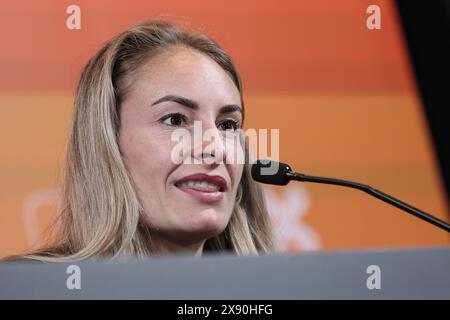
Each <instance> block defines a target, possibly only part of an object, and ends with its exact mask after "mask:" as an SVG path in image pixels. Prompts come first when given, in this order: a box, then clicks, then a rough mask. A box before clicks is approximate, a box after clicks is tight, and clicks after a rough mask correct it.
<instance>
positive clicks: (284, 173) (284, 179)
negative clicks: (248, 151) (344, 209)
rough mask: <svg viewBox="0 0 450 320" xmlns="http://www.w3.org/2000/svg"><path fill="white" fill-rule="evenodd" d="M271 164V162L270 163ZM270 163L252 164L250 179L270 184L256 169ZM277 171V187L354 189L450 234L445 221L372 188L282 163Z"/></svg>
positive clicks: (449, 227)
mask: <svg viewBox="0 0 450 320" xmlns="http://www.w3.org/2000/svg"><path fill="white" fill-rule="evenodd" d="M272 163H273V161H272ZM270 165H271V163H270V162H267V161H266V162H265V163H264V164H262V165H261V162H260V161H257V163H256V164H254V165H253V166H254V168H255V169H254V168H252V177H253V179H255V180H256V181H259V182H263V183H272V182H271V181H270V176H266V177H264V176H261V175H260V173H257V169H261V167H268V166H270ZM278 165H279V167H278V168H279V170H278V172H277V174H276V175H275V176H274V179H275V181H274V182H273V183H272V184H278V185H284V184H287V183H288V182H289V181H290V180H296V181H305V182H315V183H326V184H334V185H338V186H344V187H349V188H354V189H359V190H362V191H364V192H366V193H368V194H370V195H372V196H374V197H376V198H378V199H380V200H382V201H384V202H387V203H389V204H391V205H393V206H395V207H397V208H399V209H402V210H404V211H406V212H408V213H410V214H412V215H413V216H416V217H417V218H419V219H422V220H424V221H427V222H429V223H431V224H433V225H435V226H436V227H438V228H441V229H443V230H445V231H447V232H450V225H449V224H448V223H446V222H445V221H442V220H440V219H438V218H436V217H434V216H432V215H430V214H428V213H426V212H424V211H422V210H420V209H417V208H414V207H413V206H411V205H409V204H407V203H405V202H403V201H400V200H398V199H396V198H394V197H392V196H390V195H388V194H386V193H384V192H381V191H380V190H377V189H375V188H372V187H370V186H367V185H364V184H361V183H357V182H352V181H346V180H340V179H333V178H323V177H314V176H308V175H305V174H301V173H297V172H292V171H291V168H290V166H289V165H287V164H284V163H279V164H278Z"/></svg>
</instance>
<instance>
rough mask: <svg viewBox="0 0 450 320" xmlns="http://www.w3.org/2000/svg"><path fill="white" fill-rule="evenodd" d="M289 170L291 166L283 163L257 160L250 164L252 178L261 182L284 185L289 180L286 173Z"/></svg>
mask: <svg viewBox="0 0 450 320" xmlns="http://www.w3.org/2000/svg"><path fill="white" fill-rule="evenodd" d="M289 171H291V167H289V165H287V164H285V163H280V162H276V161H271V160H257V161H256V162H255V163H254V164H253V165H252V178H253V179H254V180H255V181H258V182H261V183H267V184H276V185H279V186H284V185H286V184H288V182H289V181H290V180H289V178H288V177H287V175H286V174H287V173H288V172H289Z"/></svg>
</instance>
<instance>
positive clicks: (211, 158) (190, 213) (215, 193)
mask: <svg viewBox="0 0 450 320" xmlns="http://www.w3.org/2000/svg"><path fill="white" fill-rule="evenodd" d="M122 80H123V82H122V83H123V84H124V85H125V86H126V88H127V94H126V96H125V98H124V99H123V102H122V104H121V110H120V118H121V128H120V132H119V133H120V135H119V147H120V150H121V153H122V156H123V159H124V162H125V165H126V166H127V169H128V170H129V173H130V174H131V177H132V180H133V182H134V185H135V189H136V192H137V194H138V197H139V200H140V202H141V204H142V206H143V208H144V211H145V218H146V222H147V224H148V225H149V227H150V229H151V230H152V231H153V236H154V237H155V238H156V239H157V240H158V241H159V242H160V244H164V245H165V246H172V247H195V246H196V245H197V244H200V245H201V247H202V246H203V243H204V241H205V240H207V239H208V238H210V237H212V236H215V235H217V234H219V233H220V232H222V231H223V230H224V228H225V227H226V225H227V224H228V221H229V219H230V217H231V213H232V211H233V207H234V203H235V198H236V191H237V187H238V184H239V181H240V179H241V176H242V170H243V166H242V164H236V163H230V164H229V162H232V161H227V157H230V154H231V153H233V152H235V151H233V150H236V147H238V148H241V146H240V144H239V145H238V146H236V144H234V145H233V143H224V142H225V138H224V136H225V135H224V133H225V130H228V132H227V133H228V134H230V133H231V134H232V135H233V134H237V133H236V132H235V131H234V129H236V128H238V129H239V128H240V127H241V124H242V112H241V111H242V109H241V108H242V106H241V99H240V95H239V91H238V89H237V88H236V86H235V84H234V83H233V81H232V80H231V78H230V76H229V75H228V74H227V73H226V72H225V71H224V70H223V69H222V68H221V67H220V66H219V65H218V64H217V63H216V62H214V61H213V60H212V59H211V58H209V57H207V56H206V55H204V54H202V53H200V52H197V51H194V50H192V49H187V48H183V47H173V48H171V49H168V50H167V51H164V52H162V53H160V54H158V55H156V56H155V57H153V58H151V59H150V60H148V61H147V62H146V63H145V64H144V65H143V66H141V67H140V68H139V69H138V70H137V71H136V72H134V73H132V74H130V75H128V76H126V77H125V78H124V79H122ZM194 121H195V122H196V124H195V126H196V127H197V128H198V125H199V124H200V126H201V129H202V131H203V132H205V131H208V132H209V133H213V135H214V139H211V140H209V139H208V141H203V140H196V141H197V142H194V140H195V139H194V137H193V136H192V144H190V145H189V149H188V150H189V152H187V153H184V154H182V158H183V162H182V163H181V164H180V162H176V161H174V159H173V156H171V154H172V152H173V150H174V147H175V146H176V145H178V146H180V141H179V140H174V139H173V138H172V133H173V132H174V131H175V130H178V131H179V130H180V129H185V130H187V131H188V132H190V133H192V134H193V131H194ZM199 121H201V122H199ZM200 139H201V138H200ZM186 141H187V140H185V142H186ZM226 141H228V140H226ZM206 149H209V151H208V152H205V150H206ZM212 150H219V151H221V152H214V151H212ZM239 150H242V149H239ZM211 151H212V152H211ZM179 160H180V159H178V161H179ZM189 161H190V162H191V163H192V164H188V162H189ZM194 162H197V163H196V164H194ZM200 249H201V248H200Z"/></svg>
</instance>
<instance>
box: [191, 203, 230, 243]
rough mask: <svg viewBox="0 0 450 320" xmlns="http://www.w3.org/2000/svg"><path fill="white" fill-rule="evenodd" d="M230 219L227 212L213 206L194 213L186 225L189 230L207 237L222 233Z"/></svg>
mask: <svg viewBox="0 0 450 320" xmlns="http://www.w3.org/2000/svg"><path fill="white" fill-rule="evenodd" d="M228 220H229V219H228V218H227V217H225V213H223V212H217V211H216V210H215V209H212V208H211V209H206V210H202V211H201V212H198V213H196V214H193V215H192V216H191V218H190V221H186V224H184V227H185V231H187V232H192V233H198V234H204V236H205V238H206V237H207V238H210V237H213V236H216V235H218V234H220V233H221V232H222V231H223V230H224V229H225V228H226V226H227V224H228Z"/></svg>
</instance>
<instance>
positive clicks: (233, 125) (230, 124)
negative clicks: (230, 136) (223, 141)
mask: <svg viewBox="0 0 450 320" xmlns="http://www.w3.org/2000/svg"><path fill="white" fill-rule="evenodd" d="M218 127H219V129H220V130H231V131H236V130H237V129H238V123H237V122H236V121H234V120H226V121H223V122H221V123H220V124H219V126H218Z"/></svg>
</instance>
